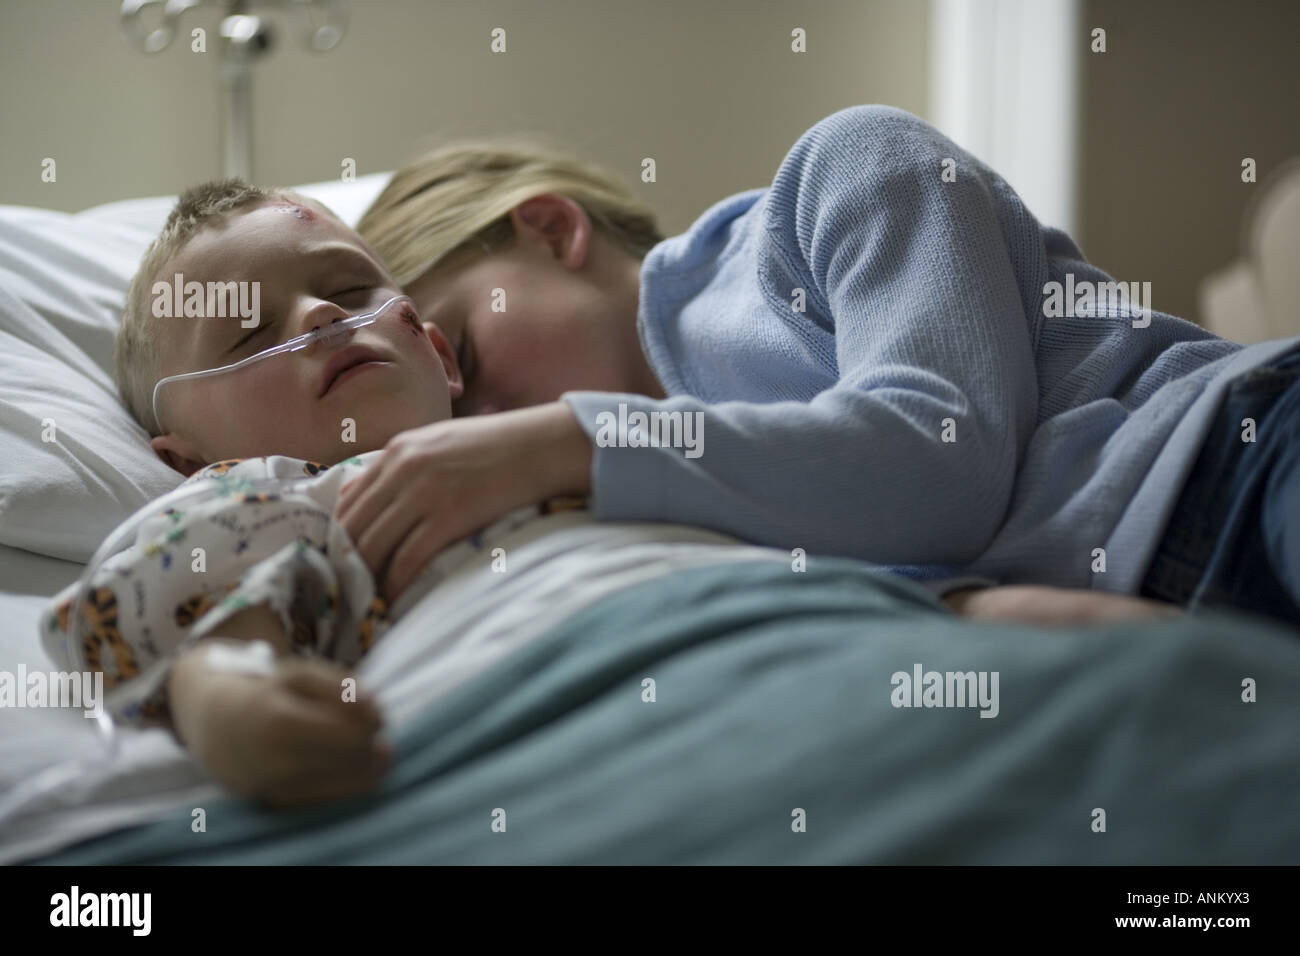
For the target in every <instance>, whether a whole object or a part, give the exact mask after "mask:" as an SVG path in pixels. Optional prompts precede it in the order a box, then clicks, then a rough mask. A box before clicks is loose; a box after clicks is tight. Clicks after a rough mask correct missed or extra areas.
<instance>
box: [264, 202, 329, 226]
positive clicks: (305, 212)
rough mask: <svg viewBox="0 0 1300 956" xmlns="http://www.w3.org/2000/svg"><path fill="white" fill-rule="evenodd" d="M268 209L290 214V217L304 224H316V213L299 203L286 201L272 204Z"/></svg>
mask: <svg viewBox="0 0 1300 956" xmlns="http://www.w3.org/2000/svg"><path fill="white" fill-rule="evenodd" d="M267 208H268V209H272V210H274V211H276V212H283V213H288V214H289V215H291V216H293V217H294V218H296V219H299V220H301V221H302V222H315V221H316V218H317V217H316V213H315V212H314V211H312V210H311V209H308V208H307V207H306V206H300V205H299V204H298V203H295V202H288V201H285V202H277V203H271V204H270V205H269V206H268V207H267Z"/></svg>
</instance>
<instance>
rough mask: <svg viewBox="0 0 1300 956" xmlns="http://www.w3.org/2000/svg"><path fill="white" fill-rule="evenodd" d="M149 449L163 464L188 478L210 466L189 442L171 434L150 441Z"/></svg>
mask: <svg viewBox="0 0 1300 956" xmlns="http://www.w3.org/2000/svg"><path fill="white" fill-rule="evenodd" d="M149 447H150V448H152V449H153V450H154V454H156V455H157V456H158V457H159V459H161V460H162V462H163V464H165V465H167V466H168V467H169V468H171V469H172V470H173V471H179V472H180V473H181V474H182V475H184V476H185V477H186V478H188V477H189V476H190V475H192V474H194V473H195V472H196V471H198V470H199V469H200V468H202V467H203V466H204V465H206V464H208V462H206V461H204V460H203V457H202V456H201V455H200V454H199V453H198V452H197V451H196V450H195V449H194V448H193V447H192V446H191V445H190V443H189V442H187V441H186V440H185V439H184V438H181V437H180V436H179V435H174V434H172V433H170V432H169V433H167V434H166V435H159V436H158V437H157V438H151V439H149Z"/></svg>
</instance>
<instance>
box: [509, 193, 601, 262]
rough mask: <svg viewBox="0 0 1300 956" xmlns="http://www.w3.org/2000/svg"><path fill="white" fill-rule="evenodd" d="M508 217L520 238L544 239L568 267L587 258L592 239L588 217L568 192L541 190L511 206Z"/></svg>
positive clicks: (552, 251) (553, 252)
mask: <svg viewBox="0 0 1300 956" xmlns="http://www.w3.org/2000/svg"><path fill="white" fill-rule="evenodd" d="M510 221H511V222H512V223H513V224H514V227H515V235H516V237H517V238H520V239H527V240H534V241H540V242H544V243H546V244H547V245H548V246H549V247H550V249H551V254H552V255H553V256H555V258H557V259H559V260H560V261H561V262H562V263H564V265H566V266H567V267H569V268H570V269H577V268H580V267H581V266H582V264H583V262H584V261H586V258H587V253H588V251H589V250H588V247H589V245H590V243H591V232H592V225H591V218H590V217H589V216H588V215H587V211H586V210H585V209H583V208H582V206H580V205H578V203H576V202H574V201H573V200H572V199H570V198H569V197H568V196H561V195H560V194H559V193H542V194H541V195H540V196H534V197H533V198H532V199H527V200H524V201H523V202H521V203H520V204H519V205H517V206H515V207H514V208H513V209H511V210H510Z"/></svg>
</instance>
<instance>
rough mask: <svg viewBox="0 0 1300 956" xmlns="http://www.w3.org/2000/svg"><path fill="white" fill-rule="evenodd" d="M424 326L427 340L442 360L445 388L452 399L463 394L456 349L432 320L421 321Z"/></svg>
mask: <svg viewBox="0 0 1300 956" xmlns="http://www.w3.org/2000/svg"><path fill="white" fill-rule="evenodd" d="M420 324H421V325H422V326H424V332H425V334H426V335H427V336H429V341H430V342H432V343H433V348H434V350H435V351H436V352H437V353H438V358H439V359H441V360H442V367H443V368H444V369H445V370H446V372H447V390H448V392H449V393H450V394H451V397H452V399H453V400H454V399H457V398H460V397H461V396H462V395H464V394H465V379H464V376H463V375H462V374H461V370H460V362H458V361H457V360H456V350H455V349H453V348H452V347H451V345H450V343H448V341H447V338H446V336H444V335H443V334H442V330H441V329H440V328H438V326H437V324H436V323H434V322H421V323H420Z"/></svg>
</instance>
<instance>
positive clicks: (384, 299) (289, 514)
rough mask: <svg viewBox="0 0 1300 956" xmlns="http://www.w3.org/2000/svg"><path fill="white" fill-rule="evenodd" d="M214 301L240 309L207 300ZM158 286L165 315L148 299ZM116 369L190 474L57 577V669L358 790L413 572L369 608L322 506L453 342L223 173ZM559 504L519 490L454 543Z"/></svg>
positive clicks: (146, 276) (416, 405) (1053, 595)
mask: <svg viewBox="0 0 1300 956" xmlns="http://www.w3.org/2000/svg"><path fill="white" fill-rule="evenodd" d="M244 293H248V294H244ZM222 296H225V299H224V300H222V299H221V297H222ZM236 300H238V301H241V302H245V303H253V304H255V306H256V307H255V308H254V309H253V311H254V312H256V313H257V314H256V315H247V316H245V315H243V314H241V313H240V310H238V309H234V308H224V307H222V306H223V303H224V304H229V303H231V302H234V301H236ZM178 301H179V302H182V303H185V307H184V309H183V310H182V311H184V313H185V314H184V315H183V316H175V315H172V314H170V313H172V312H174V311H175V310H174V309H172V308H170V304H171V303H175V302H178ZM195 320H197V321H195ZM115 364H116V375H117V380H118V385H119V388H120V390H121V392H122V396H123V398H124V400H125V402H126V404H127V406H128V408H129V409H130V411H131V412H132V414H133V415H134V417H135V418H136V420H137V421H138V422H139V423H140V424H141V425H142V426H143V427H144V428H145V429H146V430H147V431H148V432H149V434H150V435H151V436H153V438H152V440H151V445H152V447H153V449H154V451H155V452H156V454H158V456H159V457H160V458H162V459H163V460H164V461H166V462H167V463H168V464H169V465H170V466H171V467H172V468H174V469H175V470H176V471H178V472H179V473H181V474H183V475H186V476H187V478H188V480H187V481H186V482H185V483H184V484H183V485H182V486H181V488H180V489H178V490H177V491H175V492H172V493H171V494H169V495H167V496H165V498H164V499H162V500H160V501H159V502H156V503H155V504H154V505H151V506H150V511H149V513H148V515H147V516H146V517H145V518H144V520H143V523H142V524H141V525H140V526H139V529H138V530H137V531H136V532H135V534H134V538H133V543H132V546H131V547H130V548H129V549H128V550H126V551H123V552H121V553H119V554H116V555H113V556H112V557H110V558H109V559H108V560H106V561H105V562H104V564H103V565H102V566H101V567H100V568H99V569H97V570H96V571H95V573H94V578H93V579H92V580H91V581H90V582H89V587H88V591H87V599H86V601H85V604H84V606H82V607H81V611H80V614H78V613H77V610H76V608H74V604H75V603H76V601H75V598H76V595H77V586H76V585H72V586H70V587H69V588H67V589H65V590H64V591H63V592H61V593H60V594H59V595H57V596H56V597H55V598H54V602H53V607H52V608H51V610H50V611H49V612H48V613H46V614H45V615H43V616H42V625H41V626H42V639H43V642H44V646H45V647H46V650H47V651H48V652H49V653H50V655H51V657H52V658H54V660H55V661H57V662H61V666H63V667H64V668H66V669H68V670H81V669H84V668H89V669H93V670H99V671H102V672H103V673H104V677H105V687H106V688H107V689H108V690H109V692H110V693H109V695H108V698H107V700H106V706H107V707H108V709H109V710H110V712H111V713H112V714H113V715H114V716H115V717H116V718H118V719H119V720H124V721H126V722H128V723H134V724H137V725H145V726H148V725H161V726H164V727H167V728H170V730H171V731H172V733H173V734H174V735H175V736H176V738H177V740H178V741H179V742H180V743H181V744H182V745H184V746H185V747H187V748H188V749H189V751H190V752H191V754H192V755H193V756H194V757H195V758H196V759H197V760H198V762H199V763H200V764H202V765H203V766H204V767H205V768H206V770H207V771H208V772H209V773H210V774H211V775H212V776H213V778H214V779H216V780H217V781H218V782H220V783H222V784H224V785H225V786H226V787H228V788H229V789H231V790H233V791H234V792H236V793H239V794H241V795H244V796H248V797H251V798H254V799H258V800H261V801H263V802H265V803H268V804H270V805H273V806H294V805H300V804H307V803H316V802H321V801H326V800H333V799H340V798H344V797H348V796H354V795H357V794H360V793H363V792H366V791H368V790H369V789H371V788H372V787H373V786H374V785H375V784H376V783H377V782H378V780H379V779H380V778H381V777H382V775H383V773H384V772H385V770H386V768H387V766H388V762H389V759H390V756H391V752H390V749H389V747H388V745H387V744H386V743H385V742H384V740H383V739H382V736H381V730H382V719H381V715H380V713H379V711H378V709H377V707H376V706H375V704H374V703H373V701H371V700H370V699H368V698H367V697H366V696H365V695H364V693H360V694H358V693H357V692H355V691H354V690H350V688H351V687H354V686H355V685H354V682H353V680H352V673H351V670H350V669H351V668H353V667H354V666H355V665H356V664H357V663H358V662H359V661H360V659H361V658H362V656H363V655H365V654H366V652H367V651H368V650H369V649H370V648H371V647H372V646H373V645H374V643H375V641H377V640H379V639H380V638H381V637H382V636H383V634H384V632H385V631H386V630H387V629H388V628H389V626H390V625H391V624H392V623H393V621H394V620H395V619H396V618H397V617H399V616H400V614H401V613H402V611H403V610H404V607H409V606H410V603H413V602H414V600H415V599H416V598H417V597H418V591H419V589H417V588H411V589H409V591H408V592H407V593H406V594H403V596H402V598H401V599H399V600H398V601H397V602H396V603H395V604H394V606H393V607H392V608H389V607H388V606H387V605H386V603H385V601H384V600H383V598H381V597H379V596H378V591H377V588H376V586H375V582H376V581H377V580H382V570H383V569H381V568H371V567H368V566H367V564H366V562H365V561H363V560H362V559H361V557H360V555H359V553H358V552H357V550H356V549H355V546H354V543H353V542H352V541H350V540H349V539H348V535H347V533H346V532H345V531H343V530H342V526H341V525H340V524H339V523H338V522H336V521H333V520H332V519H331V515H332V511H333V509H334V506H335V504H336V502H337V501H338V498H339V495H340V493H341V491H342V489H343V487H344V486H345V485H346V484H347V483H348V482H350V481H351V480H353V479H355V478H356V477H357V476H359V475H360V474H362V473H363V472H364V470H365V469H366V467H367V466H369V465H370V464H371V463H373V462H374V461H375V460H376V459H377V458H378V457H379V456H381V455H382V454H383V449H384V447H385V445H386V444H387V443H388V442H389V441H390V439H392V438H393V437H394V436H396V435H398V434H399V433H400V432H403V431H405V430H408V429H411V428H416V427H419V426H424V425H428V424H430V423H433V422H438V421H442V420H445V419H447V418H449V417H450V415H451V401H452V399H454V398H456V397H458V396H459V395H460V394H461V392H462V390H463V383H462V378H461V372H460V369H459V366H458V364H457V361H456V356H455V354H454V352H453V350H452V349H451V347H450V346H449V345H448V342H447V340H446V339H445V338H444V336H443V335H442V334H441V332H440V331H439V330H438V328H437V327H436V326H435V325H433V324H432V323H422V322H421V321H420V319H419V316H418V315H417V314H416V312H415V309H414V307H413V305H412V303H411V302H410V300H409V299H406V298H405V297H404V296H403V295H402V290H401V289H400V288H398V287H397V285H396V283H395V282H394V280H393V279H392V277H391V276H390V275H389V274H388V272H387V271H386V269H385V268H384V266H383V265H382V264H381V263H380V261H379V259H378V257H377V256H376V255H375V254H374V253H373V252H372V251H371V250H370V248H369V247H368V246H367V245H366V244H365V242H364V241H363V240H362V239H361V238H360V237H359V236H358V235H357V234H356V233H355V232H353V231H352V230H351V229H350V228H348V227H347V226H345V225H344V224H343V223H342V222H340V221H339V220H338V219H336V218H335V217H334V215H333V214H332V213H330V212H329V211H328V210H327V209H325V208H324V207H323V206H321V205H320V204H318V203H316V202H314V201H312V200H310V199H307V198H304V197H301V196H298V195H295V194H293V193H291V192H288V191H284V190H262V189H258V188H256V187H253V186H249V185H247V184H245V183H242V182H239V181H237V180H226V181H221V182H216V183H210V184H206V185H203V186H199V187H196V188H194V189H191V190H189V191H188V192H186V193H185V194H184V195H182V196H181V198H180V200H179V201H178V203H177V205H176V207H175V209H174V210H173V211H172V213H171V215H170V216H169V218H168V220H167V223H166V225H165V226H164V228H163V230H162V233H161V234H160V235H159V237H158V238H157V239H156V240H155V241H154V243H153V244H152V245H151V246H150V248H149V250H148V252H147V253H146V255H145V257H144V260H143V261H142V263H141V265H140V268H139V271H138V272H137V274H136V277H135V279H134V281H133V282H132V285H131V288H130V291H129V293H128V299H127V307H126V310H125V313H124V315H123V320H122V325H121V329H120V331H119V334H118V340H117V348H116V356H115ZM516 414H518V413H516ZM268 476H274V477H281V478H293V479H297V484H296V486H295V487H294V488H293V489H292V493H278V492H277V491H276V490H275V489H274V488H269V487H268V486H266V485H265V484H259V483H258V480H259V479H261V478H265V477H268ZM199 486H202V487H201V488H199ZM191 490H204V491H206V492H208V493H207V494H204V495H199V496H198V497H197V499H193V498H191V497H187V494H188V493H189V492H190V491H191ZM575 507H580V502H578V501H572V500H570V501H565V500H563V499H555V500H552V501H549V502H543V503H539V504H538V505H535V506H531V507H530V508H527V509H519V510H518V511H516V512H514V513H512V514H511V515H508V516H507V517H506V518H503V519H502V520H501V521H499V522H497V523H495V524H494V525H492V526H491V527H489V528H487V529H484V530H483V531H482V532H481V533H480V534H479V535H476V536H475V537H474V539H472V540H471V541H470V542H468V543H461V544H460V545H458V547H461V548H465V547H474V548H483V547H490V545H491V543H492V540H493V536H494V535H502V534H505V533H507V532H508V531H509V530H510V529H511V528H513V527H517V526H518V525H519V523H520V522H522V521H528V520H531V518H534V517H536V516H538V515H539V514H547V513H549V512H551V511H555V510H562V509H564V508H575ZM700 534H702V535H703V534H707V535H709V536H710V540H713V539H717V540H719V541H721V540H723V539H724V538H725V536H716V535H713V533H711V532H703V531H701V532H700ZM726 540H727V541H728V542H730V540H731V539H726ZM455 547H457V546H453V548H449V549H447V550H446V551H445V552H443V555H442V556H440V557H439V558H438V559H435V560H434V561H433V562H432V563H431V565H430V566H429V568H428V569H426V573H425V574H424V575H422V577H421V580H420V583H421V584H422V586H423V588H424V589H425V590H427V589H428V587H429V586H431V585H435V584H436V583H437V580H438V574H439V572H438V569H437V565H439V564H440V562H442V561H443V559H444V558H446V559H447V560H449V561H455V560H459V558H458V557H457V555H456V554H453V553H452V552H453V550H454V548H455ZM932 590H934V591H935V592H936V593H941V594H945V597H944V600H945V601H946V602H947V603H948V605H949V606H950V607H952V608H954V609H955V610H957V611H958V612H959V613H962V614H964V615H966V616H970V617H976V618H985V619H999V620H1019V621H1028V622H1032V623H1049V624H1050V623H1062V622H1078V621H1087V620H1106V619H1117V618H1122V617H1149V616H1157V615H1159V614H1163V613H1168V612H1167V611H1166V610H1165V609H1161V608H1156V607H1155V606H1154V605H1152V604H1151V603H1150V602H1145V601H1140V600H1138V599H1134V598H1127V597H1121V596H1117V595H1106V594H1098V593H1094V592H1086V591H1084V592H1066V591H1063V590H1062V589H1055V588H1029V587H1020V588H996V587H993V588H987V589H976V590H969V589H968V590H963V591H960V592H955V593H952V594H948V593H947V589H945V587H943V585H942V582H938V583H937V585H936V586H933V587H932Z"/></svg>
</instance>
